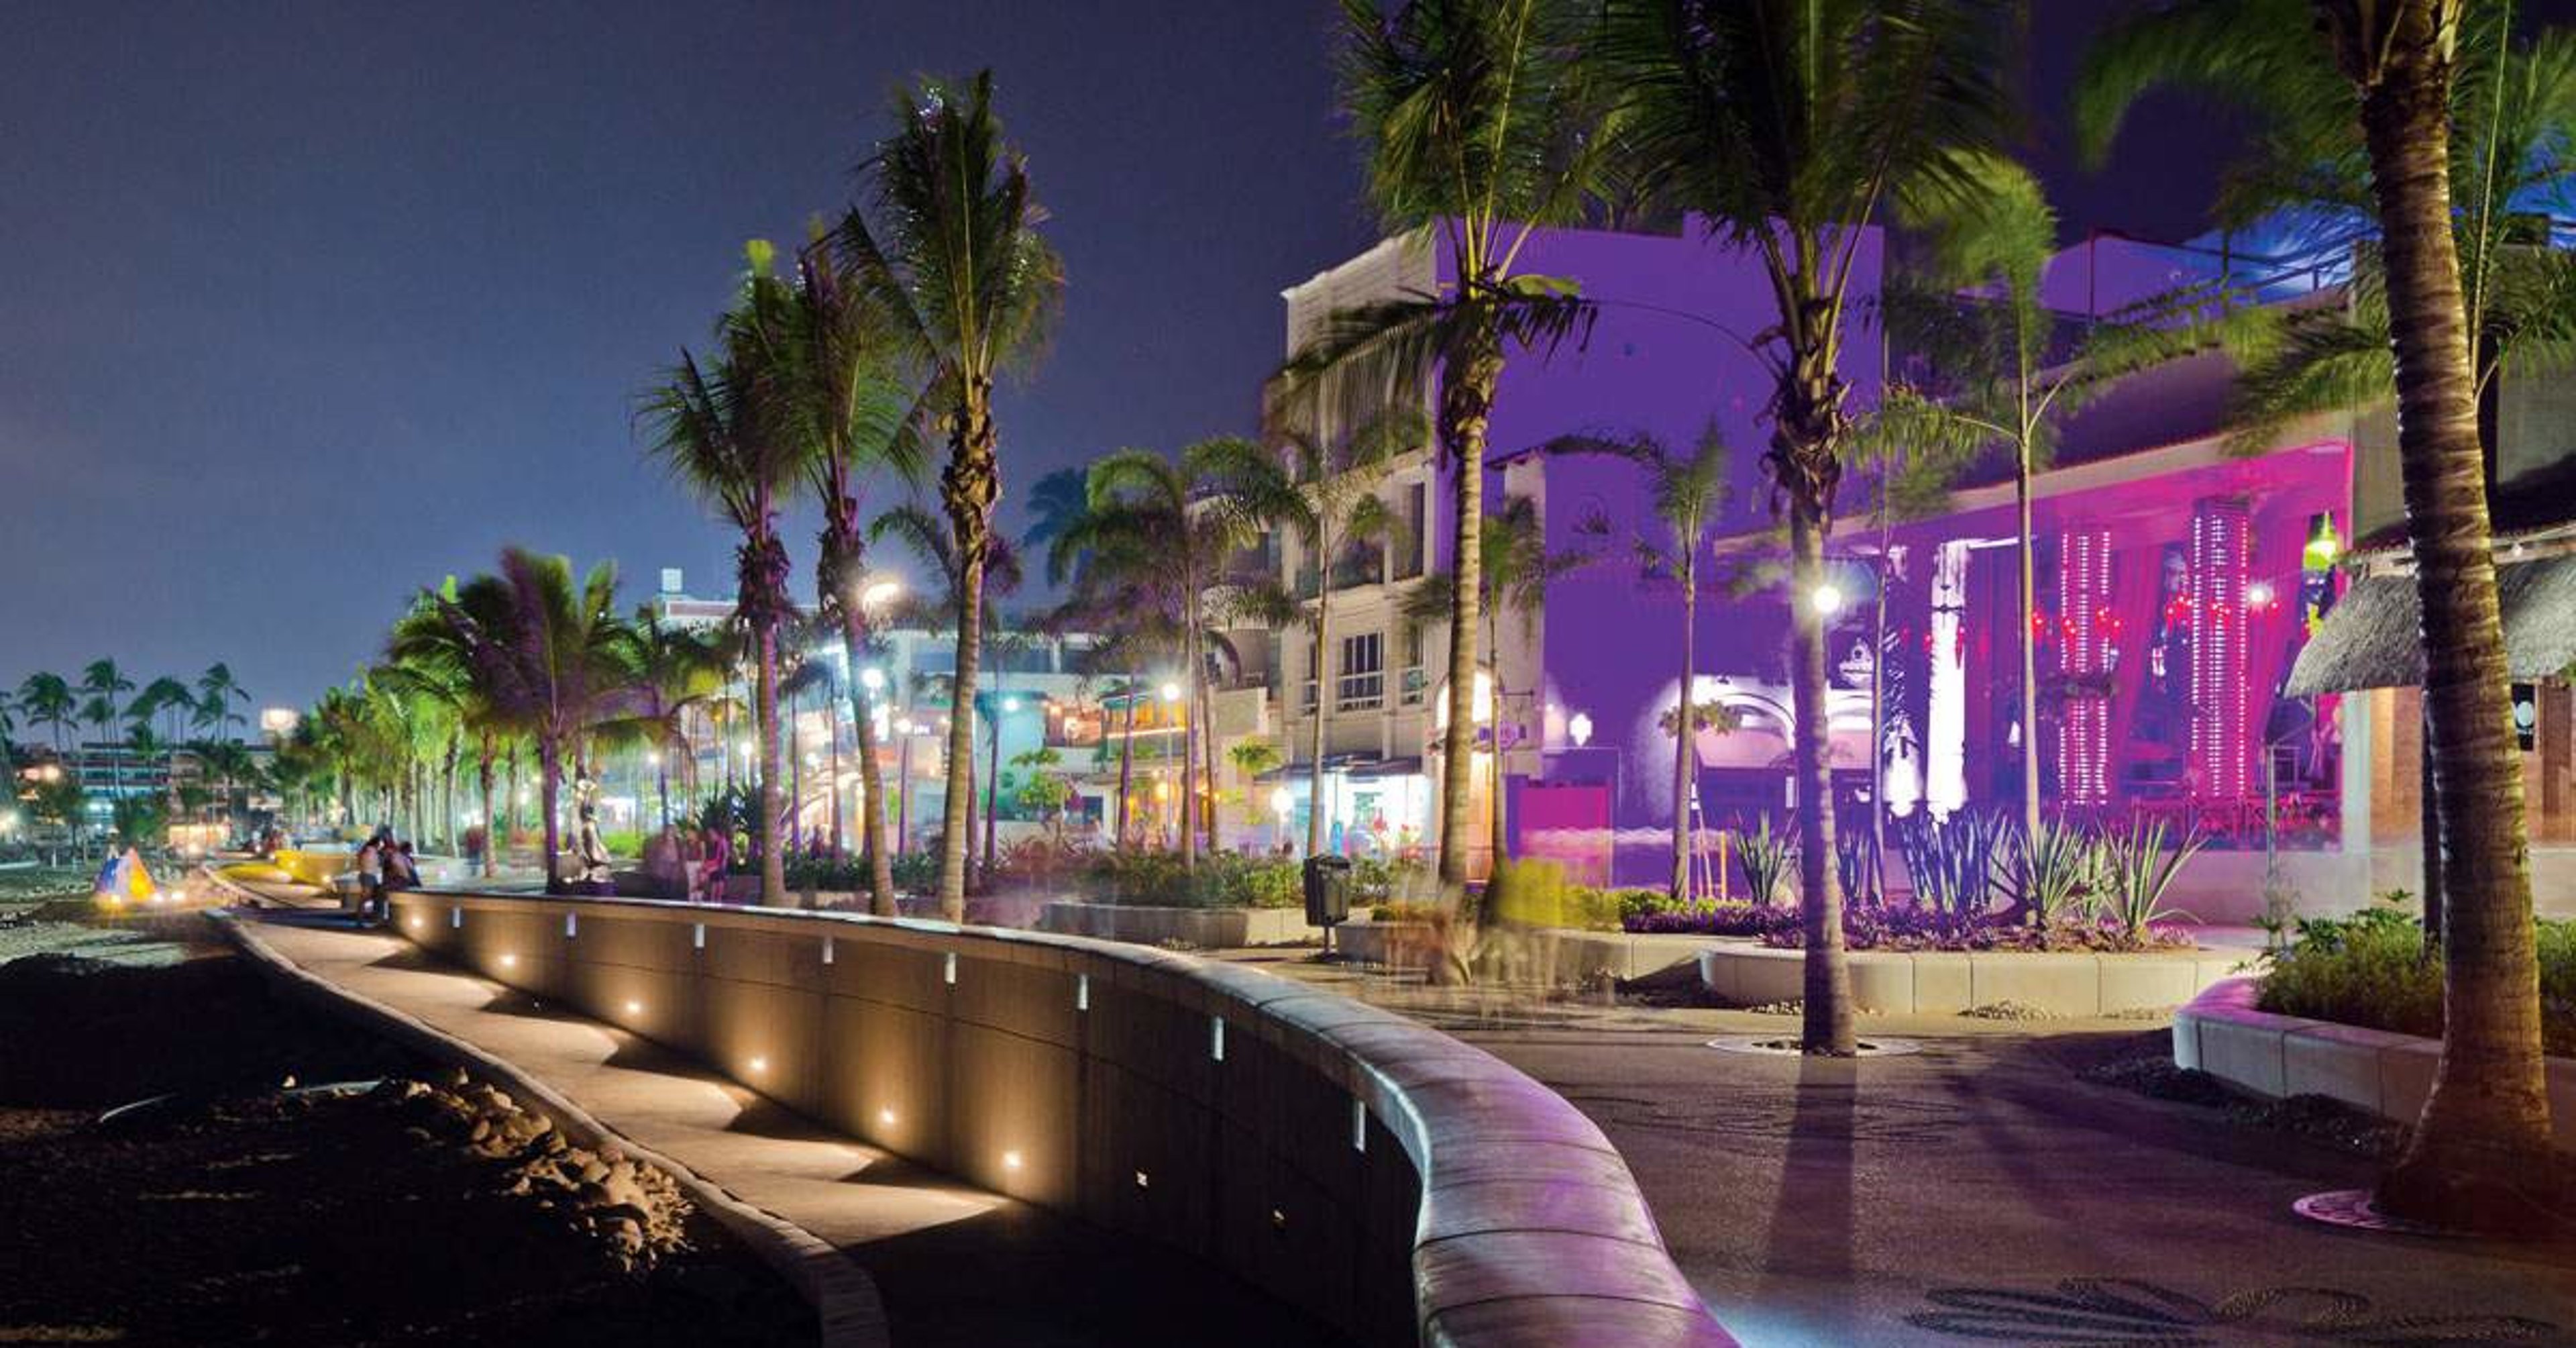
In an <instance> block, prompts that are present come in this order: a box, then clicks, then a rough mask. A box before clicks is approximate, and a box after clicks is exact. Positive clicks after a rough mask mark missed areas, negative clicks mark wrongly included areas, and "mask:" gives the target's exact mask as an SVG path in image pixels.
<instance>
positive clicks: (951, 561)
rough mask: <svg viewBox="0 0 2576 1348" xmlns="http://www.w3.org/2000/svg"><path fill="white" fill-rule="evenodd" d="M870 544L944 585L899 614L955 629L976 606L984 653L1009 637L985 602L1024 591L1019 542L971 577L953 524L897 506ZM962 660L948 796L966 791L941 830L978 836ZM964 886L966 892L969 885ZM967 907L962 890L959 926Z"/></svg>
mask: <svg viewBox="0 0 2576 1348" xmlns="http://www.w3.org/2000/svg"><path fill="white" fill-rule="evenodd" d="M867 537H868V542H869V543H871V544H880V543H885V542H888V541H893V542H898V543H901V544H903V545H904V547H905V548H906V549H907V550H909V551H910V552H911V553H912V555H913V556H914V557H915V558H916V559H918V560H919V561H920V562H921V564H922V566H923V568H924V569H925V570H927V571H928V572H929V573H930V574H931V575H933V576H935V577H937V578H938V588H937V589H935V590H934V589H929V588H927V587H924V588H920V589H916V590H913V591H911V592H909V593H907V594H906V595H904V596H903V597H902V598H900V599H898V600H896V601H895V603H894V605H893V609H894V611H896V612H898V613H901V614H903V615H905V616H906V617H907V618H909V619H910V620H911V621H914V622H917V623H919V624H922V625H924V626H927V625H929V624H932V623H953V622H955V621H957V615H958V614H960V613H963V612H965V611H966V610H967V607H968V605H969V604H970V602H971V603H972V605H973V607H974V610H975V617H976V623H977V627H976V631H975V638H976V643H977V646H978V648H979V649H980V648H981V645H982V643H983V642H985V641H987V640H990V639H992V638H993V637H994V636H995V635H996V634H997V633H999V632H1000V631H1001V627H1002V620H1001V619H1002V615H1001V610H1000V609H999V608H997V607H995V606H993V605H990V604H986V603H984V602H982V601H983V596H985V595H987V594H990V595H996V596H1000V595H1008V594H1011V593H1013V592H1014V591H1016V590H1018V589H1019V588H1020V554H1019V550H1018V549H1016V548H1014V547H1012V546H1011V540H1010V538H1009V537H1008V536H1007V535H1003V534H994V535H991V536H990V537H988V538H986V539H985V541H984V565H983V571H982V573H981V574H980V575H977V574H974V573H972V572H970V571H969V570H968V569H967V564H966V558H965V554H964V551H963V549H961V548H960V547H959V546H958V545H957V541H956V539H955V538H954V537H953V536H952V535H951V534H950V533H949V529H948V525H947V523H945V522H943V521H942V520H941V519H940V518H939V517H938V516H935V515H933V514H931V513H930V512H929V511H927V510H924V509H922V508H921V507H919V506H915V505H903V506H896V507H894V508H893V509H891V510H888V511H885V512H884V513H882V514H880V515H878V516H877V517H876V518H875V519H872V520H870V521H868V534H867ZM957 658H958V668H957V671H956V672H955V673H954V674H952V675H950V676H949V677H948V679H947V686H948V708H949V716H948V748H949V750H950V751H951V752H952V753H954V752H955V751H956V750H957V749H958V741H959V740H960V739H961V738H962V739H963V740H964V741H965V753H966V765H965V767H964V768H963V769H960V768H959V767H958V765H957V763H956V762H955V761H954V760H953V759H952V760H951V761H950V762H949V764H948V789H949V790H951V791H962V792H963V793H964V798H963V799H954V798H952V799H949V800H946V801H943V802H941V805H940V816H941V823H940V827H941V828H943V829H944V828H947V827H949V826H950V825H951V824H952V823H953V824H954V825H955V827H956V828H957V829H959V830H961V831H962V832H964V833H972V832H973V831H974V829H973V826H972V824H971V822H970V816H971V814H972V810H971V806H972V804H973V800H974V794H975V759H974V753H975V733H974V732H975V710H974V709H975V705H976V703H975V691H974V684H973V683H972V682H970V681H969V680H968V678H967V672H966V669H965V664H966V645H965V643H964V642H963V641H961V642H959V643H958V647H957ZM961 724H963V725H964V726H965V727H966V730H965V733H964V734H963V735H962V736H961V735H960V734H959V733H958V730H957V727H958V726H959V725H961ZM997 733H998V731H997ZM957 846H958V847H959V848H961V849H963V850H960V851H957V852H956V855H957V856H959V857H960V858H971V857H972V856H973V854H974V848H973V846H972V843H971V840H967V841H961V842H959V843H958V844H957ZM940 847H941V856H942V857H943V858H945V857H946V856H948V855H949V853H950V847H949V842H948V840H945V839H943V840H942V842H941V844H940ZM941 864H942V865H943V866H945V865H946V862H945V861H944V860H943V861H942V863H941ZM959 864H961V865H962V864H964V862H963V861H962V860H961V861H960V863H959ZM941 877H942V878H941V881H940V883H941V884H942V885H943V886H944V885H946V883H947V880H946V872H945V871H944V870H943V871H942V872H941ZM960 883H961V886H962V883H963V882H962V881H961V882H960ZM965 902H966V900H965V898H964V895H963V890H962V888H961V890H960V894H959V897H958V900H957V911H956V912H955V913H952V914H949V916H950V918H951V920H962V918H963V916H964V913H965ZM940 905H941V911H942V912H943V913H946V912H947V908H948V900H947V899H946V898H945V897H942V898H941V900H940Z"/></svg>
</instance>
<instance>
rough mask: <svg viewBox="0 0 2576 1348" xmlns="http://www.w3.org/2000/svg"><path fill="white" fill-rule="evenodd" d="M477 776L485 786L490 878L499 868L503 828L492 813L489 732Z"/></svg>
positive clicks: (485, 842)
mask: <svg viewBox="0 0 2576 1348" xmlns="http://www.w3.org/2000/svg"><path fill="white" fill-rule="evenodd" d="M475 776H476V779H477V782H478V784H479V785H480V786H481V787H482V788H483V878H484V879H486V880H489V879H491V878H492V876H493V873H494V871H495V870H496V868H497V866H496V858H497V856H498V853H499V843H500V837H501V830H500V827H499V825H500V820H499V818H498V817H497V816H495V815H494V814H493V813H492V736H491V735H490V734H488V733H487V734H485V735H484V736H483V752H482V754H481V755H480V757H479V758H478V760H477V764H476V769H475Z"/></svg>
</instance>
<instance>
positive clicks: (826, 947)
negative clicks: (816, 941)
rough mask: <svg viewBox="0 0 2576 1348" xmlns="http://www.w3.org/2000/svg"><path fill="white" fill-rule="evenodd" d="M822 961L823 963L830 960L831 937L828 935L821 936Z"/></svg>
mask: <svg viewBox="0 0 2576 1348" xmlns="http://www.w3.org/2000/svg"><path fill="white" fill-rule="evenodd" d="M823 962H824V963H825V964H829V963H831V962H832V938H831V937H829V936H826V937H824V938H823Z"/></svg>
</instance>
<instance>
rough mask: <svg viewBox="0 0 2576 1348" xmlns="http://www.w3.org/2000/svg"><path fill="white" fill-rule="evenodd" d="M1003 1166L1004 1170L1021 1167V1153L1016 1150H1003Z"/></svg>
mask: <svg viewBox="0 0 2576 1348" xmlns="http://www.w3.org/2000/svg"><path fill="white" fill-rule="evenodd" d="M1002 1168H1003V1169H1004V1170H1017V1169H1019V1168H1020V1154H1019V1153H1018V1152H1016V1151H1006V1152H1003V1153H1002Z"/></svg>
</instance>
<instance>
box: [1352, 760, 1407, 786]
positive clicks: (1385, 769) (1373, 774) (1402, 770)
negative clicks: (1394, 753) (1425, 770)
mask: <svg viewBox="0 0 2576 1348" xmlns="http://www.w3.org/2000/svg"><path fill="white" fill-rule="evenodd" d="M1350 775H1351V780H1353V781H1368V780H1371V779H1374V778H1378V777H1419V776H1421V775H1422V760H1421V759H1419V758H1381V759H1378V760H1377V761H1375V762H1373V763H1354V764H1352V765H1351V767H1350Z"/></svg>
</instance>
